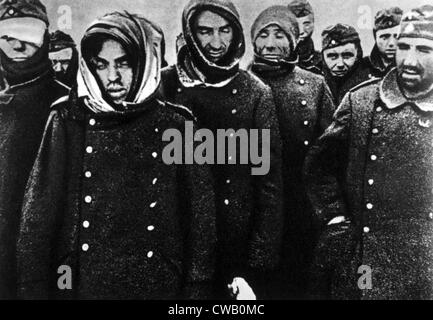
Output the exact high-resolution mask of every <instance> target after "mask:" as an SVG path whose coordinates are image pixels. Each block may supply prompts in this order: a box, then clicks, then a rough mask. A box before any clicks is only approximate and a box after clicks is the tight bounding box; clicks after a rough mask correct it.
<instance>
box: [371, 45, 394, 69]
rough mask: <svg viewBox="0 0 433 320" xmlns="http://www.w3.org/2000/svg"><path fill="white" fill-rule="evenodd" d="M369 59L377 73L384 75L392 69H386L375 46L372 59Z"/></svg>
mask: <svg viewBox="0 0 433 320" xmlns="http://www.w3.org/2000/svg"><path fill="white" fill-rule="evenodd" d="M368 59H369V60H370V64H371V66H372V67H373V69H375V70H376V71H378V72H380V73H382V74H383V73H385V72H386V71H389V70H390V69H391V68H390V67H386V66H385V64H384V63H383V60H382V58H381V57H380V53H379V49H378V48H377V45H374V47H373V50H372V51H371V54H370V57H368ZM387 69H388V70H387Z"/></svg>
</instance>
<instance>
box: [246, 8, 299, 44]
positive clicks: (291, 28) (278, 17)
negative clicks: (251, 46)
mask: <svg viewBox="0 0 433 320" xmlns="http://www.w3.org/2000/svg"><path fill="white" fill-rule="evenodd" d="M273 24H275V25H277V26H279V27H280V28H281V29H282V30H283V31H284V33H285V34H286V35H287V38H288V39H289V41H290V44H291V46H292V48H291V49H292V51H293V50H294V49H295V47H296V45H297V43H298V39H299V25H298V22H297V21H296V17H295V15H294V14H293V13H292V12H291V11H290V10H289V9H288V8H287V7H285V6H272V7H269V8H267V9H266V10H264V11H263V12H262V13H260V14H259V16H258V17H257V19H256V20H255V21H254V23H253V26H252V28H251V39H252V40H253V43H255V41H256V39H257V37H258V36H259V34H260V32H261V31H262V30H263V29H264V28H266V27H268V26H270V25H273Z"/></svg>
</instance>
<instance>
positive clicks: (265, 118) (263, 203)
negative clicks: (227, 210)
mask: <svg viewBox="0 0 433 320" xmlns="http://www.w3.org/2000/svg"><path fill="white" fill-rule="evenodd" d="M273 101H274V100H273V97H272V93H271V91H270V89H269V88H267V89H266V90H264V92H263V94H262V95H261V97H260V99H259V101H258V104H257V106H256V112H255V122H256V123H255V126H256V128H258V129H259V130H262V129H269V130H270V146H269V150H270V154H269V156H270V159H269V160H270V166H269V172H268V173H267V174H266V175H257V176H254V188H255V190H254V192H255V194H256V199H255V201H256V202H255V205H254V210H255V212H254V213H253V215H252V217H253V221H252V223H253V225H252V233H251V238H250V245H249V255H248V259H249V266H250V267H251V268H252V269H253V270H254V271H257V270H264V269H265V270H266V269H267V270H269V269H272V268H274V267H276V265H277V264H278V262H279V257H280V250H281V241H282V232H283V229H282V228H283V210H282V155H281V151H282V150H281V148H282V144H281V137H280V132H279V125H278V119H277V115H276V108H275V105H274V102H273ZM259 136H260V135H259ZM259 141H260V140H259ZM263 141H265V140H263ZM259 145H261V144H259ZM262 150H263V151H264V150H266V146H265V145H263V149H262V148H259V152H261V151H262ZM264 161H267V160H266V159H264Z"/></svg>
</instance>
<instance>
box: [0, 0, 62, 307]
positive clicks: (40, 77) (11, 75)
mask: <svg viewBox="0 0 433 320" xmlns="http://www.w3.org/2000/svg"><path fill="white" fill-rule="evenodd" d="M48 25H49V23H48V17H47V14H46V9H45V6H44V5H43V4H42V3H41V2H40V1H38V0H32V1H30V0H16V1H10V0H4V1H0V77H1V78H2V79H1V80H0V177H1V179H0V299H2V298H4V299H11V298H12V299H13V298H14V297H15V294H16V289H15V287H16V259H15V248H16V238H17V233H18V224H19V219H20V211H21V205H22V200H23V195H24V189H25V185H26V181H27V178H28V176H29V173H30V170H31V167H32V165H33V162H34V160H35V157H36V153H37V151H38V148H39V144H40V142H41V139H42V134H43V130H44V127H45V123H46V121H47V119H48V115H49V110H50V105H51V104H52V103H53V102H54V101H55V100H57V99H58V98H60V97H61V96H63V95H66V94H67V93H68V92H67V90H65V89H64V88H63V87H61V86H60V85H59V84H58V83H56V82H55V80H54V76H53V72H52V70H51V68H50V60H49V59H48V43H49V36H48Z"/></svg>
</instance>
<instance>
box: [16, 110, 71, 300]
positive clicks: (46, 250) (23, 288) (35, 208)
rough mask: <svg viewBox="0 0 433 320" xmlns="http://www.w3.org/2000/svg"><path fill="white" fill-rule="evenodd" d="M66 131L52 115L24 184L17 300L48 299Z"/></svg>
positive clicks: (63, 185)
mask: <svg viewBox="0 0 433 320" xmlns="http://www.w3.org/2000/svg"><path fill="white" fill-rule="evenodd" d="M65 148H66V130H65V127H64V123H63V121H62V119H61V117H60V113H58V112H57V111H53V112H52V113H51V115H50V117H49V119H48V123H47V126H46V128H45V132H44V136H43V140H42V144H41V146H40V149H39V152H38V155H37V158H36V161H35V164H34V166H33V169H32V172H31V175H30V178H29V181H28V183H27V188H26V193H25V198H24V204H23V208H22V218H21V222H20V233H19V237H18V244H17V261H18V295H19V298H20V299H46V298H48V297H49V288H50V279H52V278H53V276H54V277H55V275H56V273H54V274H52V273H53V272H56V271H55V270H52V268H51V266H50V263H51V262H52V259H51V258H52V250H53V241H54V232H55V226H56V222H57V219H58V218H59V214H60V213H61V210H62V207H63V201H64V199H63V196H64V192H63V191H64V188H65V164H66V149H65Z"/></svg>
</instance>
